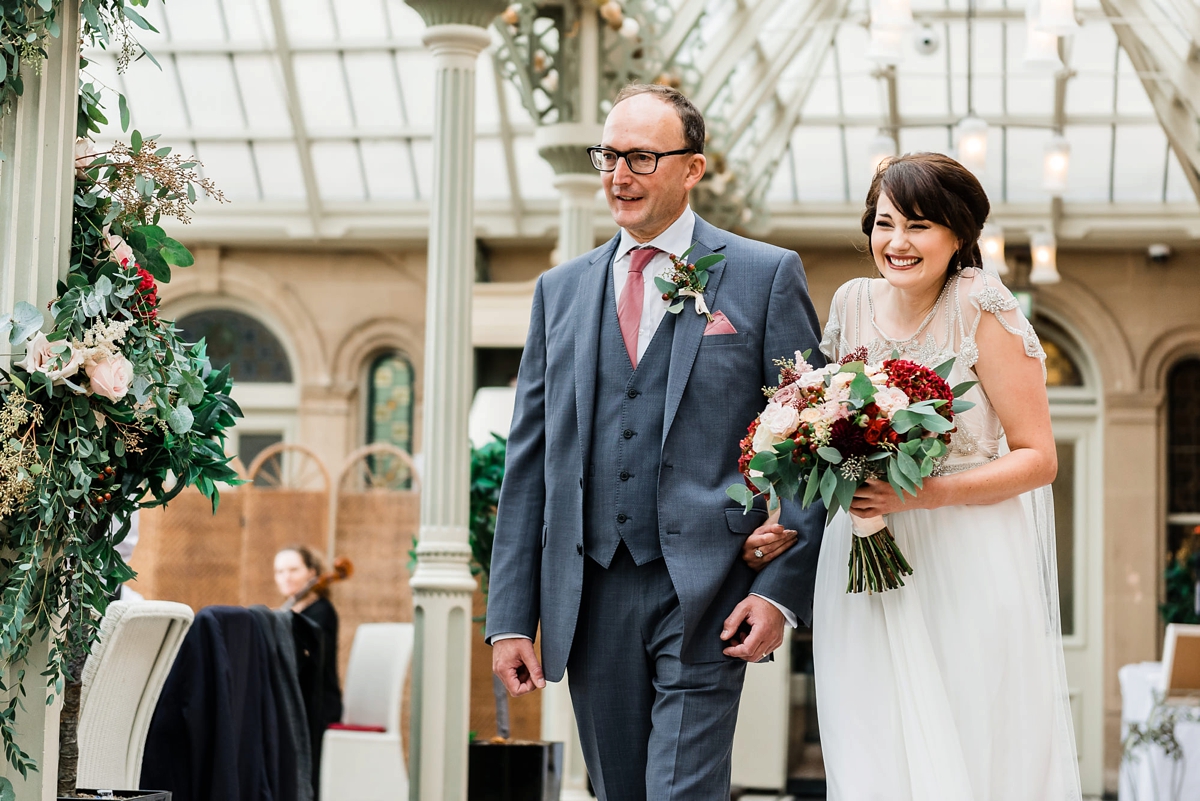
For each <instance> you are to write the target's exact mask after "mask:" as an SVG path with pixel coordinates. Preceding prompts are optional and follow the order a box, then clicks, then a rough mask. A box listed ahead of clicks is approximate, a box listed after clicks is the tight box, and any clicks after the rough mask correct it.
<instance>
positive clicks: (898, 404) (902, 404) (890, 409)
mask: <svg viewBox="0 0 1200 801" xmlns="http://www.w3.org/2000/svg"><path fill="white" fill-rule="evenodd" d="M875 405H876V406H878V407H879V411H881V412H883V414H884V415H885V416H886V417H887V418H888V419H891V417H892V415H893V414H895V413H896V412H898V411H900V410H901V409H907V408H908V396H907V395H905V394H904V390H902V389H897V388H896V387H881V388H880V389H877V390H875Z"/></svg>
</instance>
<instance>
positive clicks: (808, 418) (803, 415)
mask: <svg viewBox="0 0 1200 801" xmlns="http://www.w3.org/2000/svg"><path fill="white" fill-rule="evenodd" d="M824 416H825V415H824V414H823V413H822V412H821V410H820V409H819V408H818V407H816V406H809V407H807V408H805V409H804V410H802V411H801V412H800V422H801V423H808V424H809V425H812V424H813V423H816V422H818V421H820V420H821V418H823V417H824Z"/></svg>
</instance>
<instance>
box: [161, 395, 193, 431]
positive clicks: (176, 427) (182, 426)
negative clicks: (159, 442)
mask: <svg viewBox="0 0 1200 801" xmlns="http://www.w3.org/2000/svg"><path fill="white" fill-rule="evenodd" d="M193 420H194V418H193V417H192V410H191V409H189V408H188V407H187V404H185V403H184V402H183V401H180V402H179V405H178V406H176V407H175V409H174V410H173V411H172V412H171V413H170V414H169V415H168V416H167V425H169V426H170V427H171V430H172V431H174V432H175V433H176V434H186V433H187V432H189V431H191V430H192V422H193Z"/></svg>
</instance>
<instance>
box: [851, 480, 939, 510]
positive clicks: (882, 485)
mask: <svg viewBox="0 0 1200 801" xmlns="http://www.w3.org/2000/svg"><path fill="white" fill-rule="evenodd" d="M925 480H926V481H928V480H929V479H925ZM920 496H921V490H917V497H916V498H914V497H913V496H911V495H908V494H907V493H906V494H905V496H904V500H903V501H901V500H900V498H899V497H897V495H896V491H895V490H894V489H892V485H891V484H888V483H887V482H886V481H881V480H880V479H877V478H873V479H870V480H869V481H867V483H866V484H863V485H862V486H861V487H859V488H858V489H856V490H855V491H854V500H853V501H852V502H851V503H850V513H851V514H853V515H857V516H858V517H875V516H876V515H887V514H891V513H892V512H901V511H904V510H905V509H918V508H920V506H921V504H920V501H919V498H920Z"/></svg>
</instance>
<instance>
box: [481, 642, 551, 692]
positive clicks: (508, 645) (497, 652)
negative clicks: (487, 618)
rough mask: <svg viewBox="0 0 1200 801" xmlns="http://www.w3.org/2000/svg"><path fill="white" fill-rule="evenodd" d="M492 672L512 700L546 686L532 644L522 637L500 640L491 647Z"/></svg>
mask: <svg viewBox="0 0 1200 801" xmlns="http://www.w3.org/2000/svg"><path fill="white" fill-rule="evenodd" d="M492 672H493V673H495V674H496V675H497V676H499V677H500V681H501V682H503V683H504V688H505V689H506V690H508V694H509V695H511V696H513V697H514V698H515V697H517V696H518V695H524V694H525V693H529V692H533V691H534V690H539V689H541V688H542V687H545V686H546V679H545V678H544V677H543V676H542V665H541V663H539V662H538V658H537V654H535V653H534V652H533V642H532V641H530V640H527V639H525V638H524V637H513V638H512V639H508V640H500V642H498V643H496V644H495V645H493V646H492Z"/></svg>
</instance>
